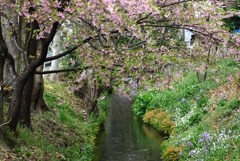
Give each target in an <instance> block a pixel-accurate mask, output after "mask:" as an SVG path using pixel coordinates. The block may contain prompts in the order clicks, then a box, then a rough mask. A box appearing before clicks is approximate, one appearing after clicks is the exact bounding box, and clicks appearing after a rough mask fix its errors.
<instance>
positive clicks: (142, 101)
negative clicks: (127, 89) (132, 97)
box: [132, 90, 157, 117]
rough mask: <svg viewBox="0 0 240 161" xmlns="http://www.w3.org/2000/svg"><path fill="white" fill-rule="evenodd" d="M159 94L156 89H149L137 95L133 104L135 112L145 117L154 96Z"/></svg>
mask: <svg viewBox="0 0 240 161" xmlns="http://www.w3.org/2000/svg"><path fill="white" fill-rule="evenodd" d="M156 94H157V91H156V90H149V91H147V92H145V93H143V94H139V95H138V96H137V99H136V101H135V102H134V104H133V105H132V108H133V112H134V114H135V115H137V116H139V117H143V115H144V114H145V112H146V110H147V107H148V105H149V103H150V102H151V101H152V99H153V97H154V96H155V95H156Z"/></svg>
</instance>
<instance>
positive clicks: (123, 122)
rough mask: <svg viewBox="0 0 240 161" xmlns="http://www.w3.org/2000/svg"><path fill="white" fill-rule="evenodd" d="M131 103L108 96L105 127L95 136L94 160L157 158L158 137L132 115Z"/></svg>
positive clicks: (150, 160)
mask: <svg viewBox="0 0 240 161" xmlns="http://www.w3.org/2000/svg"><path fill="white" fill-rule="evenodd" d="M131 104H132V102H131V101H129V100H128V99H127V98H123V97H120V96H118V95H112V96H111V102H110V109H109V113H108V117H107V119H106V122H105V126H104V129H103V130H102V131H101V132H100V134H99V135H98V140H97V143H96V147H97V148H96V151H95V158H94V161H160V160H161V156H160V155H161V154H160V153H161V150H160V144H161V141H162V138H161V136H160V135H159V134H158V133H157V132H156V131H154V130H153V129H151V128H150V127H148V126H146V125H144V124H143V123H142V122H141V120H139V119H137V118H136V117H134V116H133V113H132V111H131Z"/></svg>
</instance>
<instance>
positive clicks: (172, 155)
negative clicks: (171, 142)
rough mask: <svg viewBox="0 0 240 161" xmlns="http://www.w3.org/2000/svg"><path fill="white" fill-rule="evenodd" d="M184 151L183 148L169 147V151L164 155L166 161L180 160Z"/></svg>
mask: <svg viewBox="0 0 240 161" xmlns="http://www.w3.org/2000/svg"><path fill="white" fill-rule="evenodd" d="M182 150H183V147H168V148H167V150H166V151H165V152H164V153H163V159H164V161H177V160H179V158H180V154H181V152H182Z"/></svg>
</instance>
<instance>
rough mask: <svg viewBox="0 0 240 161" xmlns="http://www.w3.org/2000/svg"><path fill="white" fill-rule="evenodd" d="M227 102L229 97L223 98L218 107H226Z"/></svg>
mask: <svg viewBox="0 0 240 161" xmlns="http://www.w3.org/2000/svg"><path fill="white" fill-rule="evenodd" d="M226 104H227V99H225V98H223V99H221V100H220V101H219V102H218V104H217V105H218V107H220V108H221V107H224V106H225V105H226Z"/></svg>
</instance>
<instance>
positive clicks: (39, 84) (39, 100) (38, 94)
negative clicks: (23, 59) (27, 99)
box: [31, 65, 47, 112]
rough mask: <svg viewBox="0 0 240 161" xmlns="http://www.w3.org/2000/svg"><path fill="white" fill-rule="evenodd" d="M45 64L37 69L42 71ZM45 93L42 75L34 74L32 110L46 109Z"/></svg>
mask: <svg viewBox="0 0 240 161" xmlns="http://www.w3.org/2000/svg"><path fill="white" fill-rule="evenodd" d="M42 70H43V65H41V66H40V67H38V69H37V71H42ZM43 93H44V81H43V76H42V75H38V74H37V75H35V76H34V85H33V91H32V100H31V112H39V111H41V110H46V109H47V105H46V103H45V101H44V99H43Z"/></svg>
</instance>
